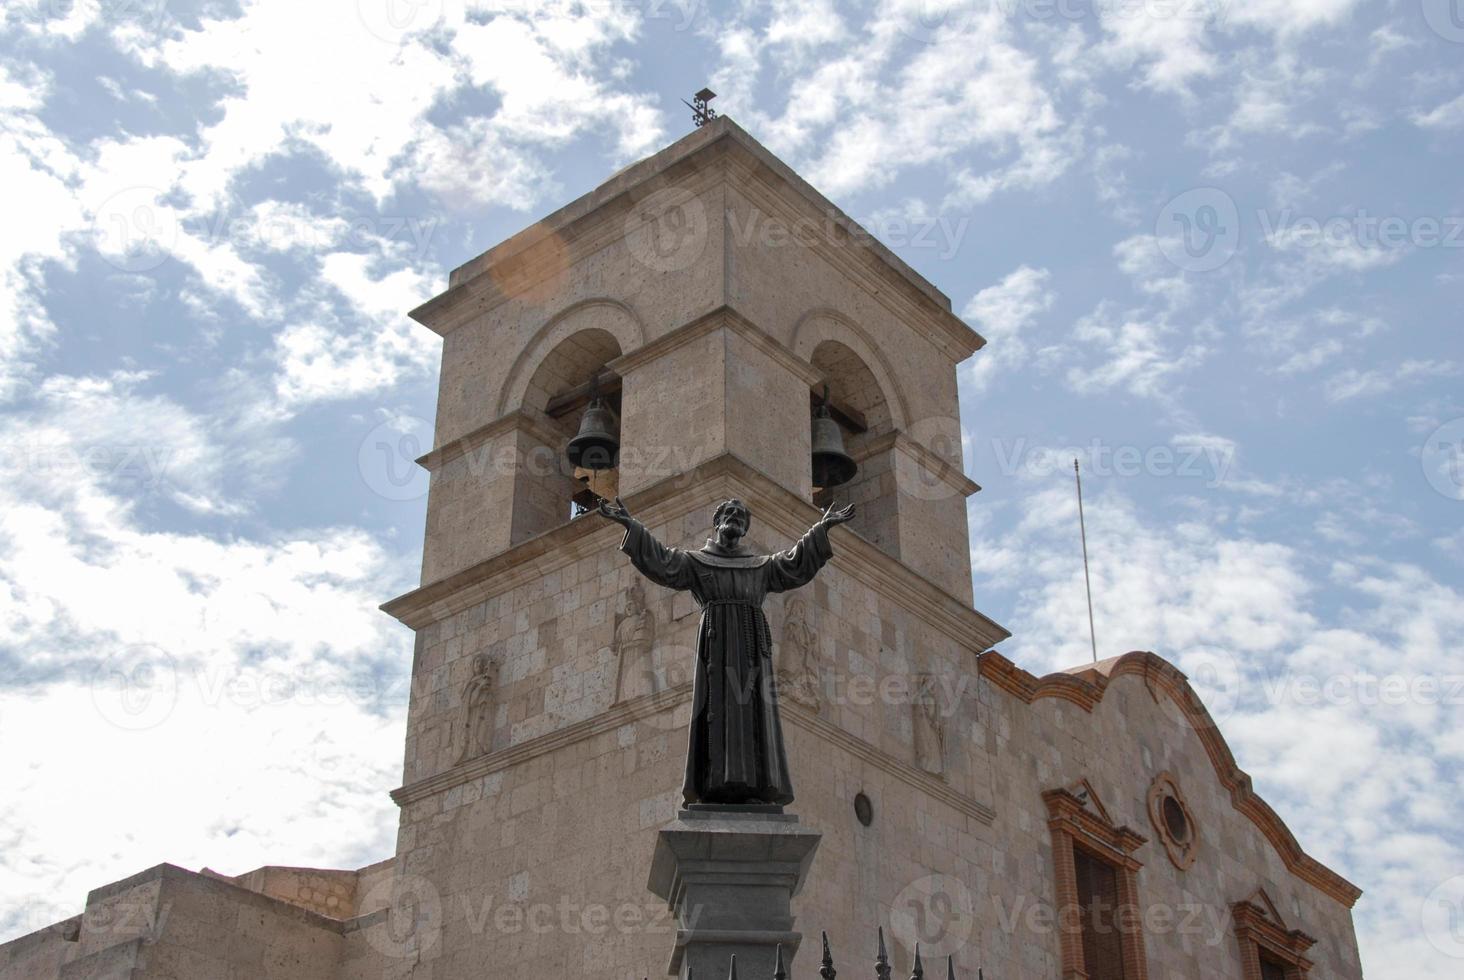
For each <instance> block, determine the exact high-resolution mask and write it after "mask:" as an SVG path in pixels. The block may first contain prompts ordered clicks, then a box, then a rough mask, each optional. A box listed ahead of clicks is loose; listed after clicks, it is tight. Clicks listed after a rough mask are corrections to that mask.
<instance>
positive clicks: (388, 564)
mask: <svg viewBox="0 0 1464 980" xmlns="http://www.w3.org/2000/svg"><path fill="white" fill-rule="evenodd" d="M146 381H147V379H146V378H144V377H141V376H137V375H118V376H112V377H108V378H61V377H53V378H50V379H48V380H47V381H46V382H45V383H44V385H43V387H42V390H41V395H40V404H39V407H37V408H36V409H35V410H34V411H32V412H30V413H28V414H27V415H25V416H20V415H15V414H12V415H11V416H10V417H9V418H7V419H6V420H5V421H4V423H3V430H0V434H3V443H4V445H5V446H6V448H7V457H6V468H7V472H6V474H5V475H6V479H5V480H3V481H0V657H3V658H5V659H6V661H7V662H6V664H5V667H6V670H5V676H6V682H5V684H4V687H3V689H0V744H4V745H7V746H11V747H15V746H17V745H20V744H25V743H31V742H34V741H35V740H36V739H37V733H38V732H44V733H45V735H44V743H45V745H46V747H47V748H46V752H45V753H44V754H45V756H46V758H48V759H52V760H55V759H64V760H70V761H71V763H73V764H67V765H63V764H55V765H50V764H47V765H41V764H37V763H36V759H37V758H39V757H38V756H33V755H29V754H26V753H19V752H15V751H7V752H5V753H4V754H3V757H0V779H3V780H4V781H5V783H6V785H8V786H10V787H11V806H10V807H9V812H8V813H7V818H6V824H5V827H4V830H3V833H5V834H6V846H5V847H4V848H0V907H3V908H4V909H5V914H4V917H3V918H0V932H3V933H4V934H6V935H16V934H19V933H21V932H24V931H28V928H38V927H40V926H42V925H45V924H47V923H48V922H49V921H53V920H54V919H55V918H56V917H57V916H59V915H65V914H73V913H75V912H76V911H77V910H78V909H79V908H80V906H81V904H82V902H83V901H84V899H85V896H86V893H87V891H88V890H89V889H91V888H94V887H96V886H97V885H99V884H102V883H105V882H107V881H111V880H115V879H117V878H120V877H123V876H125V875H127V874H131V873H135V872H136V871H138V870H140V869H141V868H143V867H146V866H148V865H150V864H154V863H157V862H159V861H163V860H167V861H173V862H177V863H182V864H185V865H191V866H193V867H199V866H202V865H204V864H209V865H212V866H214V867H216V868H221V869H223V870H226V871H232V872H236V873H237V872H242V871H245V870H248V869H250V868H252V867H255V866H257V865H260V864H264V863H287V864H288V863H296V864H303V865H313V866H327V867H330V866H345V867H351V866H354V865H359V864H364V863H367V862H369V861H372V860H376V859H379V858H381V857H383V856H386V855H387V854H389V853H390V849H391V835H392V831H393V827H394V825H395V811H394V808H393V807H392V805H391V803H390V801H389V800H388V799H387V798H386V797H385V795H384V793H383V789H384V788H385V787H387V786H390V785H391V784H392V782H393V781H394V780H395V778H396V777H397V774H398V771H399V770H398V767H399V763H400V751H401V737H402V722H403V714H404V705H405V687H404V686H403V685H402V684H401V683H399V682H400V681H401V680H402V679H403V672H404V671H405V669H406V665H407V663H409V660H410V653H409V642H408V640H407V638H406V636H405V635H404V631H402V630H400V629H398V628H396V627H394V626H393V625H392V624H391V623H390V621H389V620H387V619H386V617H384V616H382V615H381V614H380V612H379V611H378V610H377V609H376V606H377V604H378V603H379V602H380V601H381V600H382V598H383V597H386V596H390V595H392V594H395V593H397V592H399V591H402V590H403V589H404V588H405V587H406V586H407V585H408V584H409V583H410V582H411V579H412V576H413V571H414V569H413V567H412V566H413V565H414V562H412V561H411V557H410V556H395V555H390V554H388V553H386V552H384V551H383V550H382V549H381V548H380V546H379V545H377V544H376V542H374V541H373V540H372V539H371V538H370V537H368V536H367V535H365V534H363V533H362V532H360V531H358V530H355V529H352V528H327V529H320V530H316V531H311V532H300V533H293V534H292V533H288V532H282V533H276V534H271V535H268V536H265V537H263V538H259V539H249V538H245V537H242V536H230V537H221V538H217V539H216V538H212V537H207V536H204V535H201V534H195V533H185V532H169V531H154V530H148V529H146V528H144V527H143V526H142V525H141V524H140V522H139V517H138V513H139V506H140V505H141V504H143V503H145V502H146V501H147V500H148V499H149V497H150V496H151V495H152V494H154V493H158V494H162V495H166V496H168V497H171V498H173V499H176V500H178V501H179V502H182V503H184V504H185V505H187V504H188V503H189V502H190V500H192V499H194V498H197V500H199V501H203V502H207V503H209V504H217V503H218V501H219V499H220V498H219V493H218V484H219V481H220V478H221V475H222V474H223V473H224V472H225V470H227V469H228V468H230V467H249V466H252V465H254V464H255V463H256V462H257V461H256V460H253V459H251V458H250V457H249V451H248V450H247V449H246V448H245V447H244V446H242V445H241V441H240V440H239V439H238V438H237V437H235V438H234V439H233V441H232V442H231V443H229V444H228V449H227V450H226V449H225V446H224V444H222V443H219V442H216V441H214V440H213V439H212V430H213V429H214V428H215V427H216V423H210V422H205V421H204V420H202V419H200V418H198V417H194V416H190V415H189V414H188V413H187V412H185V411H184V410H183V409H181V408H179V407H178V406H176V405H174V404H172V403H170V402H168V401H167V400H166V399H164V398H161V397H154V396H145V395H142V394H140V393H139V392H138V391H137V390H136V389H138V388H139V387H140V386H142V385H143V384H145V383H146ZM261 448H263V449H265V450H267V448H268V447H267V446H266V447H261ZM271 462H272V463H274V462H277V461H274V460H271ZM154 464H156V467H155V468H154ZM213 509H215V510H217V509H219V508H218V507H217V506H215V507H214V508H213ZM56 719H65V722H64V724H58V723H57V722H56ZM138 759H146V760H147V765H146V766H145V770H146V772H145V776H139V769H138V765H137V760H138ZM76 765H82V766H84V767H85V768H86V771H87V778H86V779H84V780H78V779H77V778H76V776H75V770H76ZM97 799H107V800H108V801H109V805H108V811H107V814H106V818H105V819H98V815H97V808H96V806H95V805H94V803H95V801H96V800H97ZM160 799H166V800H167V801H168V803H167V805H166V806H159V805H158V800H160ZM78 841H84V842H85V844H84V846H83V847H82V849H81V851H78V845H77V842H78ZM78 854H81V855H82V857H81V858H80V859H78Z"/></svg>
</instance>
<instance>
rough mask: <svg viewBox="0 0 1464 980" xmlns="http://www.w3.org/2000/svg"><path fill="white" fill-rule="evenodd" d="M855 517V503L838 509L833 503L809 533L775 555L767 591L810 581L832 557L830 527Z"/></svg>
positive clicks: (770, 569) (779, 589)
mask: <svg viewBox="0 0 1464 980" xmlns="http://www.w3.org/2000/svg"><path fill="white" fill-rule="evenodd" d="M853 517H854V505H853V504H849V505H848V506H846V507H841V508H839V509H837V510H836V509H835V508H834V507H833V506H832V505H830V506H829V508H828V510H826V511H824V514H823V516H822V517H820V518H819V519H818V520H817V521H815V522H814V523H813V526H812V527H810V528H809V529H808V533H807V534H805V535H804V536H803V537H801V538H799V539H798V543H797V544H795V545H793V547H792V548H790V549H788V550H787V551H785V552H783V553H782V554H780V555H774V556H773V559H772V561H770V562H768V591H769V592H786V591H788V590H789V589H796V588H798V587H799V586H802V585H807V584H808V583H809V582H810V581H812V580H813V577H814V576H815V575H817V574H818V570H819V569H820V568H822V567H823V566H824V563H825V562H827V561H828V560H829V559H830V558H831V557H833V554H834V549H833V547H832V546H831V545H830V544H829V528H831V527H835V526H836V525H839V524H843V523H845V522H846V521H849V520H852V519H853Z"/></svg>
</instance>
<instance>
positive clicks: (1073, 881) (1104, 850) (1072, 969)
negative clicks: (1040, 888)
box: [1042, 782, 1149, 980]
mask: <svg viewBox="0 0 1464 980" xmlns="http://www.w3.org/2000/svg"><path fill="white" fill-rule="evenodd" d="M1082 786H1083V787H1084V789H1086V790H1087V791H1088V792H1089V793H1090V794H1092V787H1091V786H1089V785H1088V784H1087V783H1086V782H1084V783H1083V784H1082ZM1042 802H1043V803H1045V804H1047V827H1048V829H1049V830H1050V831H1051V833H1052V863H1053V874H1054V877H1055V879H1056V881H1055V884H1056V888H1057V922H1058V943H1059V948H1060V950H1061V953H1062V974H1061V976H1062V980H1087V976H1088V972H1087V969H1086V966H1085V964H1084V962H1083V935H1082V926H1081V924H1080V922H1081V916H1080V914H1079V912H1078V908H1079V902H1078V876H1077V867H1076V861H1075V856H1074V850H1075V849H1076V848H1082V849H1083V850H1085V851H1087V852H1089V853H1090V854H1093V855H1095V856H1096V857H1098V858H1100V859H1101V860H1103V861H1105V862H1107V863H1108V864H1110V865H1112V866H1113V867H1114V869H1115V870H1116V871H1117V873H1118V901H1119V905H1120V907H1121V909H1119V910H1115V918H1116V919H1119V918H1127V919H1128V920H1129V921H1130V922H1137V921H1139V918H1140V917H1139V916H1138V915H1137V914H1136V913H1137V912H1138V910H1139V909H1141V908H1142V906H1141V905H1140V904H1139V882H1138V872H1139V869H1140V868H1141V867H1143V864H1142V862H1140V861H1138V860H1137V859H1135V858H1134V851H1137V850H1138V849H1139V848H1140V847H1142V846H1143V845H1144V844H1146V843H1148V838H1146V837H1144V836H1143V835H1141V834H1138V833H1136V832H1135V831H1134V830H1132V829H1131V828H1129V827H1123V826H1115V825H1114V824H1113V823H1111V822H1109V821H1108V820H1105V819H1103V818H1102V817H1100V816H1099V815H1098V813H1106V812H1107V811H1106V810H1104V808H1103V804H1102V803H1101V802H1099V801H1098V799H1097V796H1096V794H1093V798H1092V802H1093V807H1092V808H1091V809H1090V808H1089V807H1088V806H1087V805H1085V804H1084V802H1083V800H1081V799H1079V798H1078V797H1077V796H1076V795H1075V794H1074V793H1073V792H1072V791H1071V790H1066V789H1051V790H1048V791H1047V792H1045V793H1043V794H1042ZM1095 811H1097V812H1095ZM1123 909H1127V910H1131V913H1133V914H1130V915H1128V916H1123V913H1122V910H1123ZM1121 943H1122V946H1123V972H1124V976H1126V977H1128V978H1130V980H1148V977H1149V963H1148V957H1147V955H1146V954H1145V952H1144V931H1143V929H1142V928H1131V929H1125V930H1124V932H1123V934H1122V936H1121Z"/></svg>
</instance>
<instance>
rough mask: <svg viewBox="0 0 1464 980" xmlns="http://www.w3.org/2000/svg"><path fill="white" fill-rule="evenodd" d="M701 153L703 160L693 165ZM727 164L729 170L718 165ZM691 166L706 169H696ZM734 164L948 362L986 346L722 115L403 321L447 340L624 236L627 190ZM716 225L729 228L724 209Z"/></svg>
mask: <svg viewBox="0 0 1464 980" xmlns="http://www.w3.org/2000/svg"><path fill="white" fill-rule="evenodd" d="M702 155H705V159H704V160H693V159H692V158H693V157H698V156H702ZM724 162H727V165H726V166H722V165H720V164H722V163H724ZM696 167H703V168H704V169H703V171H702V172H694V169H695V168H696ZM733 167H735V168H736V170H737V173H738V175H739V176H743V177H746V178H749V180H748V181H747V182H746V186H747V187H750V188H753V187H755V188H758V190H755V191H753V195H752V196H753V197H756V198H757V199H758V203H759V204H760V205H761V206H763V207H765V208H767V209H768V210H769V211H779V212H782V213H783V214H785V215H795V216H796V215H797V214H798V211H799V209H802V210H803V211H804V212H805V213H807V212H809V211H810V210H811V212H812V213H815V214H817V215H818V217H819V218H820V219H824V218H827V219H828V220H829V221H830V222H831V223H832V224H833V225H834V226H835V227H837V228H839V229H840V231H841V234H843V235H844V236H845V238H847V243H846V244H843V245H835V244H833V243H824V242H815V243H813V244H812V245H811V246H810V247H811V248H813V250H814V251H815V252H816V253H817V254H819V255H820V256H821V257H822V258H824V259H825V261H827V262H829V263H830V264H831V265H833V266H834V267H835V268H837V269H839V270H840V271H841V272H842V273H844V274H845V275H847V276H848V277H849V278H850V279H851V280H852V281H854V282H856V283H858V284H859V285H860V286H861V287H862V288H863V289H864V290H865V291H866V292H867V293H868V294H869V295H870V296H871V297H873V298H874V299H875V300H876V301H877V302H879V303H881V304H883V305H885V306H886V308H888V309H889V310H890V311H891V312H892V313H893V314H894V315H896V316H897V317H899V318H900V319H903V320H907V321H914V322H918V323H920V324H922V325H923V326H925V327H927V328H929V329H928V331H926V333H925V334H924V335H925V336H927V337H928V338H929V339H930V340H931V341H932V342H934V343H936V344H937V345H938V346H940V347H941V348H942V349H943V350H944V351H945V353H946V355H947V356H948V357H950V358H951V360H952V361H961V360H964V359H965V358H966V357H967V356H969V355H970V354H971V353H972V352H974V351H976V350H979V349H980V348H981V347H982V346H984V345H985V343H986V341H985V339H984V338H982V337H981V335H980V334H978V333H977V332H976V331H975V330H972V329H971V327H970V325H968V324H967V323H966V322H965V321H964V320H962V319H961V318H960V317H958V316H956V315H955V314H954V313H952V312H951V303H950V298H949V297H948V296H946V295H945V294H944V293H942V292H941V291H940V290H938V289H937V288H935V286H933V285H932V284H931V283H930V282H929V280H927V279H925V277H923V276H921V275H920V274H919V273H917V272H916V271H915V270H913V269H911V268H910V266H908V265H907V264H906V263H905V262H904V261H902V260H901V259H900V258H899V257H898V256H896V255H895V254H894V253H893V252H891V251H890V250H889V249H888V248H886V247H885V246H884V245H883V244H881V243H880V242H879V241H878V240H877V239H875V238H874V237H873V236H872V235H870V234H869V233H868V232H867V231H866V230H865V229H863V228H862V227H861V226H860V225H859V224H858V223H857V222H855V221H854V220H853V219H851V218H850V217H849V216H848V215H846V214H845V213H844V212H843V211H841V210H840V209H839V208H838V207H836V206H835V205H834V204H833V203H832V202H831V201H829V200H828V198H826V197H824V196H823V195H822V194H820V193H819V192H818V191H817V190H816V189H814V188H813V187H812V186H811V185H810V184H808V182H807V181H805V180H803V178H801V177H799V176H798V174H797V173H795V172H794V171H793V170H792V168H790V167H788V166H787V165H786V164H784V163H783V162H782V161H781V160H779V159H778V158H777V157H775V156H773V154H772V153H770V152H769V151H768V150H767V149H766V148H765V147H763V146H762V145H761V144H760V143H758V142H757V141H756V140H754V139H753V138H752V137H751V136H749V135H748V134H747V133H746V132H745V131H744V130H742V129H741V127H739V126H738V125H737V124H736V123H734V122H732V121H731V120H730V119H728V118H727V117H725V116H723V117H719V118H718V119H716V120H714V121H713V122H712V123H711V124H710V125H708V126H705V127H702V128H701V129H698V130H697V131H696V132H694V133H692V134H690V135H688V136H686V137H684V138H683V139H681V140H678V141H677V142H676V143H673V144H672V145H671V146H669V147H666V148H665V149H664V150H662V151H661V152H659V153H657V154H655V155H653V156H651V157H648V158H647V159H645V160H642V161H640V162H639V163H637V164H634V165H632V166H630V167H628V168H626V169H625V170H623V171H621V172H620V173H618V174H616V175H615V176H614V177H612V178H610V179H609V180H607V181H606V182H605V183H603V184H601V185H600V186H599V187H598V188H596V189H595V190H594V191H591V192H590V193H589V194H586V195H584V196H582V197H580V198H578V199H576V200H575V201H572V202H571V203H569V204H567V205H565V206H564V207H562V208H560V209H559V210H557V211H555V212H553V213H552V214H550V215H548V216H547V217H545V218H544V219H543V220H541V221H539V222H537V223H535V224H534V225H532V226H530V227H529V228H526V229H524V230H523V231H521V232H519V233H518V234H516V235H514V236H513V237H511V238H509V239H507V240H505V241H503V242H501V243H500V244H498V245H496V246H494V247H493V248H492V249H489V250H488V251H487V252H484V253H483V254H482V255H480V256H478V257H477V258H475V259H472V260H470V261H469V262H467V263H465V264H463V265H462V266H459V267H458V268H457V269H455V270H453V272H452V274H451V276H450V278H449V285H448V289H447V290H446V291H444V292H443V293H441V294H439V295H438V296H435V297H433V298H432V299H429V300H428V301H427V302H425V303H422V304H421V305H420V306H418V307H417V308H416V309H414V310H412V311H411V312H410V314H408V315H409V316H411V317H412V319H414V320H416V321H417V322H419V323H421V324H423V325H424V326H426V327H428V328H429V329H431V330H433V331H434V332H436V333H438V334H440V335H442V336H446V335H447V334H449V333H451V332H452V331H453V330H455V329H457V328H458V327H459V326H461V325H462V324H463V323H465V322H466V321H467V320H469V319H471V318H472V317H474V316H477V315H479V314H481V313H484V312H486V311H488V310H491V309H493V308H494V307H496V306H497V305H499V304H500V303H502V302H504V301H505V300H506V299H507V298H508V297H510V296H513V295H519V294H522V293H523V291H524V290H525V289H527V288H528V287H529V286H531V285H532V284H533V283H534V282H537V281H539V280H541V279H543V278H545V277H546V276H549V275H553V274H557V273H558V272H559V271H562V270H563V268H564V267H565V265H566V264H571V263H573V262H575V261H578V260H579V259H581V258H583V257H585V256H587V255H592V254H594V253H595V252H598V251H599V250H600V249H602V248H604V247H606V246H607V245H609V244H611V243H612V242H614V241H616V240H617V239H618V238H620V237H622V236H623V235H624V234H625V230H626V222H625V215H626V213H627V212H628V211H629V209H630V208H631V206H632V201H631V198H632V197H633V196H634V194H633V192H634V191H636V189H637V188H639V187H641V186H642V185H644V184H646V183H648V182H650V181H654V180H657V179H658V178H663V175H666V174H668V172H669V171H672V170H673V169H674V170H676V171H678V173H680V172H681V171H693V172H692V173H691V174H690V176H689V178H688V177H686V176H684V175H683V176H682V177H678V178H677V179H687V180H688V182H687V183H686V184H685V186H686V187H687V189H688V190H690V191H692V192H693V193H696V192H699V191H701V190H705V189H707V188H708V187H710V186H711V185H713V184H715V183H719V182H722V181H725V180H726V179H727V176H728V175H729V174H730V173H731V168H733ZM719 220H720V221H723V222H725V220H726V218H725V213H724V215H722V216H719ZM490 271H491V273H492V274H491V275H490V274H489V273H490Z"/></svg>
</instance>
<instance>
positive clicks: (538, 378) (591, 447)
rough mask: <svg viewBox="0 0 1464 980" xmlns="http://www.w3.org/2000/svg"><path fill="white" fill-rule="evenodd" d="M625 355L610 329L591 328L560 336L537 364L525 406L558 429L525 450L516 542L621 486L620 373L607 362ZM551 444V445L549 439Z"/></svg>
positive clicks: (586, 508)
mask: <svg viewBox="0 0 1464 980" xmlns="http://www.w3.org/2000/svg"><path fill="white" fill-rule="evenodd" d="M620 354H621V350H620V344H619V343H618V342H617V341H616V339H615V337H614V336H612V335H611V334H610V333H609V332H608V331H605V330H600V329H597V328H589V329H586V330H581V331H579V332H578V333H575V334H572V335H571V336H569V337H566V338H565V339H564V340H562V341H560V342H559V343H558V344H557V345H555V347H554V348H553V349H552V350H551V351H550V352H549V353H548V354H547V355H545V357H544V359H543V360H542V361H540V362H539V365H538V367H537V368H535V370H534V373H533V375H532V376H530V379H529V383H528V387H527V390H526V391H525V392H524V399H523V409H524V411H525V412H526V413H528V414H529V415H531V416H533V417H534V418H535V420H536V421H538V422H540V423H542V425H543V426H544V427H545V428H546V429H547V430H548V432H551V433H553V435H554V438H553V439H552V440H545V439H535V440H532V442H533V443H534V444H533V445H531V446H528V447H526V451H527V452H528V454H529V458H528V459H527V460H526V462H527V464H528V465H526V466H524V468H523V470H522V471H521V474H520V478H519V481H518V486H517V488H516V489H517V491H518V492H516V493H515V494H514V524H515V528H516V532H517V533H516V534H515V539H516V541H518V540H524V539H527V538H530V537H533V536H534V535H535V534H540V533H542V532H544V531H547V530H549V529H551V528H554V527H557V526H558V525H560V524H563V523H564V522H565V521H567V520H570V519H572V518H574V517H578V516H580V515H582V514H584V513H587V512H588V511H589V510H590V508H592V507H593V506H594V504H595V503H596V501H597V500H598V499H599V498H601V497H605V498H611V497H614V496H615V494H616V492H617V489H618V485H619V470H618V447H619V435H620V378H619V377H618V376H617V375H615V374H614V373H613V372H611V371H608V370H607V369H606V368H605V365H606V364H608V363H610V362H611V361H613V360H615V359H616V358H617V357H619V356H620ZM551 443H552V444H551Z"/></svg>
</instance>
